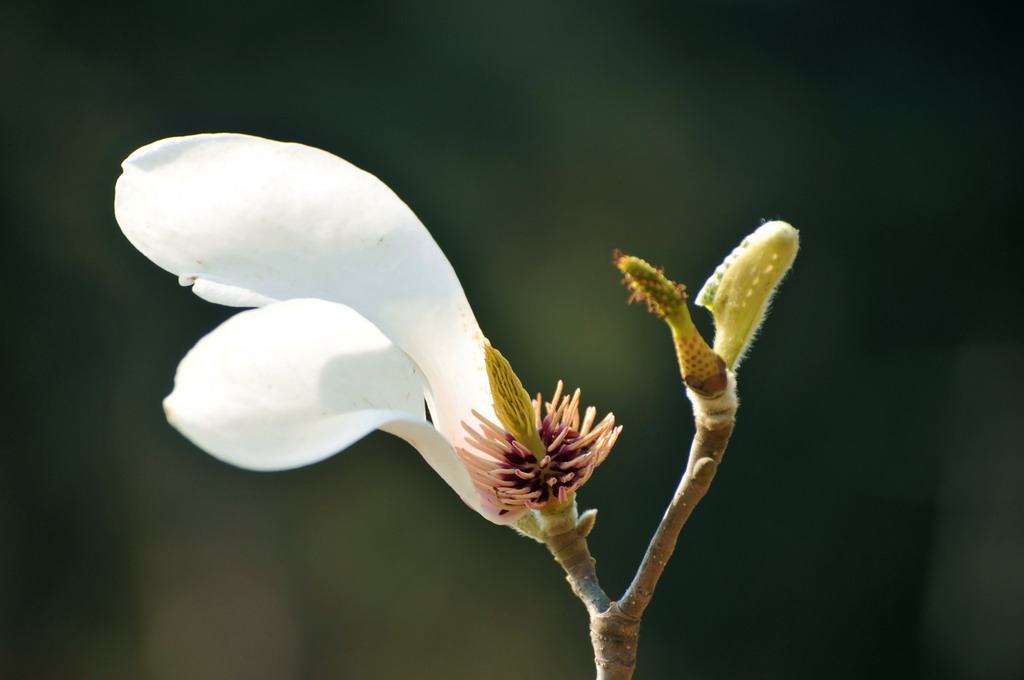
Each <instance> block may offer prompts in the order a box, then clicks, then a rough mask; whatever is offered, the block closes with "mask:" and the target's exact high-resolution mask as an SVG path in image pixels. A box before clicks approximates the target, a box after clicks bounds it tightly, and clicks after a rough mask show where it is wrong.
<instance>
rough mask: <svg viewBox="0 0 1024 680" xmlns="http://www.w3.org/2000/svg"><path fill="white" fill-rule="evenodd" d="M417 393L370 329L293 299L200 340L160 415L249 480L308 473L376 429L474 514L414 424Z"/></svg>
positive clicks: (245, 315)
mask: <svg viewBox="0 0 1024 680" xmlns="http://www.w3.org/2000/svg"><path fill="white" fill-rule="evenodd" d="M423 390H424V381H423V378H422V376H421V375H420V374H419V371H418V370H417V368H416V365H415V364H413V362H412V361H410V360H409V358H408V357H407V356H405V354H403V353H402V352H401V351H400V350H399V349H398V348H397V347H395V346H394V345H393V344H391V342H390V341H389V340H388V339H387V338H386V337H384V335H382V334H381V333H380V331H379V330H377V329H376V328H375V327H374V326H373V324H371V323H369V322H368V321H367V320H366V319H364V318H362V317H361V316H360V315H359V314H357V313H356V312H354V311H353V310H351V309H349V308H348V307H345V306H343V305H339V304H335V303H331V302H325V301H323V300H310V299H305V300H301V299H300V300H289V301H286V302H278V303H275V304H272V305H269V306H266V307H262V308H259V309H253V310H248V311H245V312H241V313H239V314H237V315H235V316H234V317H232V318H230V319H228V320H227V321H225V322H224V323H223V324H221V325H220V326H219V327H218V328H216V329H215V330H214V331H213V332H211V333H210V334H209V335H207V336H206V337H204V338H203V339H202V340H200V341H199V342H198V343H197V344H196V346H195V347H194V348H192V350H191V351H190V352H189V353H188V354H187V355H186V356H185V358H184V359H183V360H182V362H181V364H180V365H179V366H178V373H177V375H176V376H175V385H174V391H173V392H172V393H171V394H170V395H169V396H168V397H167V399H166V400H165V402H164V406H165V409H166V411H167V416H168V419H169V420H170V421H171V423H172V424H173V425H174V426H175V427H177V428H178V429H179V430H180V431H181V432H182V433H183V434H184V435H185V436H186V437H188V438H189V439H190V440H192V441H193V442H194V443H195V444H196V445H198V446H199V447H200V448H202V449H204V450H206V451H207V452H209V453H210V454H212V455H214V456H216V457H217V458H220V459H222V460H225V461H227V462H229V463H232V464H234V465H238V466H240V467H245V468H250V469H254V470H280V469H286V468H293V467H299V466H302V465H308V464H310V463H315V462H317V461H320V460H322V459H324V458H327V457H328V456H331V455H333V454H334V453H337V452H338V451H340V450H342V449H344V448H345V447H347V446H349V445H351V444H352V443H354V442H356V441H358V440H359V439H361V438H362V437H364V436H366V435H367V434H369V433H370V432H372V431H373V430H375V429H378V428H381V429H384V430H386V431H388V432H392V433H393V434H396V435H398V436H400V437H402V438H404V439H406V440H407V441H409V442H410V443H411V444H413V445H414V446H416V447H417V449H418V450H419V451H420V453H421V454H422V455H423V456H424V458H425V459H426V460H427V462H428V463H429V464H430V465H431V466H432V467H433V468H434V469H435V470H436V471H437V472H438V474H440V475H441V477H442V478H443V479H444V480H445V481H446V482H448V484H449V485H451V486H452V488H454V489H455V491H456V492H457V493H458V494H459V495H460V496H461V497H462V498H463V499H464V500H465V501H466V502H467V503H468V504H470V505H471V506H472V507H474V509H478V510H479V508H480V505H481V504H480V500H479V496H478V494H477V492H476V491H475V489H474V487H473V484H472V482H471V481H470V478H469V475H468V474H467V473H466V470H465V468H463V466H462V464H461V463H460V462H459V460H458V457H457V455H456V454H455V451H454V449H453V448H452V446H451V445H450V444H449V443H448V442H447V441H446V440H445V439H444V437H442V435H441V434H440V433H439V432H438V431H437V430H435V429H434V427H433V426H432V425H431V424H430V423H428V422H427V421H426V420H425V419H424V417H423ZM385 490H386V489H384V488H382V491H385Z"/></svg>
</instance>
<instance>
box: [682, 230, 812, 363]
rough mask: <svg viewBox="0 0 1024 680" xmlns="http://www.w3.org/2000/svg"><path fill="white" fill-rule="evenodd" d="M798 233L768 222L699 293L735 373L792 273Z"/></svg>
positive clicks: (721, 352) (718, 347) (720, 349)
mask: <svg viewBox="0 0 1024 680" xmlns="http://www.w3.org/2000/svg"><path fill="white" fill-rule="evenodd" d="M799 241H800V236H799V232H797V230H796V229H794V228H793V227H792V226H790V225H789V224H787V223H786V222H779V221H775V222H766V223H764V224H762V225H761V226H760V227H758V228H757V230H755V231H754V233H752V234H751V235H750V236H748V237H747V238H745V239H743V242H742V243H740V245H739V246H738V247H737V248H736V249H735V250H733V251H732V253H730V254H729V256H728V257H727V258H725V261H724V262H723V263H722V264H721V265H719V267H718V269H716V270H715V273H714V274H713V275H712V276H711V278H710V279H708V281H707V283H705V284H704V287H703V288H702V289H701V290H700V292H699V293H698V294H697V300H696V302H697V304H698V305H700V306H701V307H706V308H707V309H709V310H710V311H711V313H712V315H713V316H714V318H715V344H714V349H715V353H716V354H718V356H720V357H722V359H723V360H724V361H725V365H726V366H728V367H729V368H730V369H734V368H735V367H736V366H737V365H738V364H739V363H740V360H741V359H742V358H743V355H744V354H745V353H746V351H747V349H748V348H749V347H750V343H751V342H752V341H753V339H754V336H755V335H757V331H758V329H759V328H760V326H761V322H762V321H763V320H764V315H765V312H766V311H767V310H768V303H769V302H770V301H771V298H772V296H773V295H774V294H775V290H776V289H777V288H778V286H779V282H780V281H782V277H783V276H785V274H786V272H787V271H789V268H790V266H791V265H792V264H793V260H794V258H796V252H797V249H798V248H799V245H800V243H799Z"/></svg>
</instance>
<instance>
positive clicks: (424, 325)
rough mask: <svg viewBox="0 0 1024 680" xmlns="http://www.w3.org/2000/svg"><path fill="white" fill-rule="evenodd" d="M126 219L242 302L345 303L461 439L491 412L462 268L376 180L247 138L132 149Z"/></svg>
mask: <svg viewBox="0 0 1024 680" xmlns="http://www.w3.org/2000/svg"><path fill="white" fill-rule="evenodd" d="M123 168H124V172H123V174H122V176H121V177H120V179H119V180H118V182H117V188H116V197H115V213H116V215H117V220H118V223H119V224H120V225H121V228H122V229H123V231H124V233H125V235H126V236H127V237H128V238H129V240H131V242H132V243H133V244H134V245H135V246H136V247H137V248H138V249H139V250H140V251H142V253H143V254H145V255H146V256H147V257H149V258H150V259H152V260H153V261H154V262H155V263H157V264H158V265H160V266H161V267H163V268H165V269H167V270H168V271H171V272H174V273H175V274H178V275H179V277H181V278H182V280H183V281H186V282H187V281H189V280H191V281H195V282H196V288H195V290H196V292H197V293H198V294H200V295H202V296H204V297H207V298H208V299H211V300H214V301H216V302H222V303H225V304H232V305H236V304H237V305H246V304H257V305H258V304H265V303H266V301H267V300H286V299H291V298H306V297H316V298H322V299H325V300H331V301H335V302H341V303H343V304H346V305H348V306H350V307H352V308H353V309H355V310H356V311H358V312H359V313H360V314H362V315H363V316H364V317H366V318H367V319H369V320H370V321H371V322H372V323H373V324H374V325H376V326H377V327H378V328H379V329H380V330H381V331H382V332H383V333H384V334H385V335H386V336H387V337H388V338H390V339H391V340H392V341H393V342H394V343H395V344H396V345H398V346H399V347H400V348H401V349H402V350H403V351H405V352H406V353H407V354H408V355H409V356H410V357H411V358H412V359H413V361H415V362H416V364H417V365H418V366H419V368H420V369H421V370H422V371H423V373H424V375H425V376H426V378H427V381H428V382H429V384H430V390H431V392H432V397H433V398H432V399H431V404H432V408H431V410H432V414H433V416H434V421H435V423H437V425H438V427H439V428H440V429H441V431H442V432H443V433H445V435H446V436H448V438H449V440H450V441H453V442H457V441H461V440H462V437H463V432H462V428H461V421H462V420H463V419H465V418H468V417H469V411H470V409H471V408H475V409H477V410H478V411H482V412H485V413H486V412H490V411H491V408H492V406H491V399H490V389H489V386H488V382H487V375H486V370H485V368H484V358H483V348H482V336H481V333H480V329H479V326H478V325H477V322H476V319H475V317H474V316H473V312H472V310H471V309H470V308H469V304H468V303H467V301H466V298H465V295H464V293H463V291H462V287H461V285H460V284H459V281H458V279H457V278H456V276H455V273H454V271H453V270H452V268H451V265H450V264H449V263H448V261H447V259H446V258H445V257H444V254H443V253H442V252H441V251H440V249H439V248H438V247H437V244H436V243H435V242H434V240H433V238H431V236H430V234H429V233H428V232H427V230H426V229H425V228H424V227H423V225H422V224H420V222H419V220H418V219H417V218H416V216H415V215H414V214H413V213H412V211H411V210H410V209H409V208H408V206H406V205H405V203H403V202H402V201H401V200H400V199H399V198H398V197H397V196H396V195H395V194H394V193H393V192H392V191H391V190H390V189H389V188H388V187H387V186H385V185H384V184H383V183H382V182H380V180H378V179H377V178H376V177H374V176H373V175H370V174H368V173H366V172H363V171H362V170H360V169H358V168H356V167H355V166H353V165H351V164H350V163H348V162H346V161H344V160H342V159H340V158H338V157H336V156H333V155H331V154H329V153H327V152H325V151H321V150H319V149H313V148H311V147H307V146H302V145H299V144H285V143H281V142H273V141H269V140H266V139H260V138H258V137H249V136H245V135H233V134H216V135H196V136H193V137H177V138H172V139H165V140H162V141H159V142H155V143H153V144H150V145H148V146H145V147H143V148H141V149H139V150H138V151H136V152H135V153H133V154H132V155H131V156H130V157H129V158H128V159H127V160H125V162H124V164H123Z"/></svg>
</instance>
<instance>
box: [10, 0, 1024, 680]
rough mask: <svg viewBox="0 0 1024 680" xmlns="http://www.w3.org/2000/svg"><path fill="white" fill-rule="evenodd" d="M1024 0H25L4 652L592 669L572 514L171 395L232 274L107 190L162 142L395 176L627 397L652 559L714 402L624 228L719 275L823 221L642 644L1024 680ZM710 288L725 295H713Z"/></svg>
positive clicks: (671, 674)
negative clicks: (188, 285)
mask: <svg viewBox="0 0 1024 680" xmlns="http://www.w3.org/2000/svg"><path fill="white" fill-rule="evenodd" d="M1021 20H1022V10H1021V5H1020V4H1019V3H1005V4H1003V3H999V4H997V3H994V2H970V3H968V2H858V3H842V2H836V3H821V2H811V1H809V0H788V1H782V2H755V1H753V0H704V1H697V2H669V1H666V0H661V1H659V0H639V1H636V2H625V1H618V2H610V1H603V0H587V1H585V2H584V1H579V0H570V1H565V2H557V1H551V0H522V1H519V2H479V1H474V0H447V1H445V2H440V3H436V2H423V1H421V0H388V1H385V2H366V3H349V2H338V1H332V2H327V1H320V2H308V1H304V0H289V1H287V2H285V1H279V0H250V1H249V2H225V1H220V0H212V1H211V0H202V1H199V0H179V2H175V3H147V2H126V1H124V0H108V1H107V2H103V3H82V2H68V1H62V0H34V1H33V2H31V3H29V2H11V1H10V0H5V1H4V2H3V3H2V4H0V99H2V104H0V161H2V162H0V192H2V193H0V217H2V229H3V242H4V244H5V245H4V249H5V253H6V254H7V260H6V262H7V264H6V265H5V266H4V268H3V269H4V272H3V274H4V278H5V285H4V286H3V296H4V318H5V320H4V322H3V340H4V343H5V351H4V360H3V365H4V368H3V371H4V373H3V383H2V386H3V392H4V396H5V406H4V408H3V415H4V423H5V424H4V425H3V433H2V438H0V677H2V678H4V679H7V678H10V679H12V680H13V679H17V680H44V679H45V680H92V679H100V678H102V679H104V680H107V679H110V678H139V679H143V680H180V679H182V678H189V679H190V680H207V679H209V680H235V679H237V680H291V679H297V678H302V679H306V678H308V679H311V680H320V679H328V678H330V679H349V678H351V679H353V680H361V679H369V678H374V679H377V678H389V679H390V678H424V679H430V678H488V679H490V680H501V679H519V678H524V677H542V676H543V677H551V678H560V679H561V678H566V679H569V680H571V679H575V678H588V677H593V675H592V670H591V661H590V657H589V652H590V649H589V643H588V639H587V635H586V617H585V615H584V611H583V608H582V607H581V606H580V604H579V603H578V602H577V601H576V600H575V599H574V598H573V596H572V595H571V594H570V592H569V590H568V588H567V587H566V584H565V583H564V581H563V578H562V575H561V573H560V571H559V569H558V568H557V567H556V565H555V564H554V563H553V562H552V560H551V559H550V558H549V556H548V555H547V554H546V552H545V551H544V550H543V548H542V547H540V546H538V545H535V544H532V543H530V542H528V541H526V540H524V539H522V538H519V537H517V536H515V535H514V534H513V533H512V532H511V531H508V530H504V529H500V528H496V527H493V526H491V525H489V524H488V523H487V522H485V521H483V520H481V519H480V518H479V517H477V516H475V515H474V514H473V513H471V512H468V511H467V510H466V509H465V508H464V507H463V506H462V504H461V503H460V502H459V501H458V499H457V498H456V497H455V496H454V494H452V493H451V492H450V491H449V490H448V489H447V488H446V487H445V486H444V485H443V484H442V483H440V482H439V480H438V479H436V478H435V477H434V475H433V473H432V472H431V471H430V470H429V469H428V467H427V466H426V465H424V464H423V462H422V461H421V460H420V459H419V457H418V455H417V454H416V453H415V452H414V451H413V450H412V449H410V448H408V447H407V446H406V445H404V444H403V443H402V442H400V441H398V440H396V439H393V438H390V437H389V436H387V435H383V434H376V435H373V436H371V437H369V438H368V439H367V440H364V441H363V442H361V443H360V444H359V445H357V446H355V447H353V448H352V449H351V450H349V451H347V452H345V453H344V454H343V455H339V456H336V457H334V458H332V459H330V460H328V461H326V462H324V463H322V464H318V465H316V466H313V467H309V468H306V469H301V470H296V471H292V472H287V473H279V474H258V473H252V472H246V471H241V470H237V469H234V468H231V467H228V466H226V465H224V464H221V463H218V462H217V461H215V460H213V459H212V458H210V457H208V456H207V455H205V454H203V453H202V452H200V451H198V450H197V449H195V448H194V447H193V446H191V445H190V444H189V443H188V442H187V441H186V440H184V439H183V438H182V437H180V436H179V435H178V434H177V433H176V432H175V431H173V430H172V429H171V428H170V427H169V426H167V424H166V423H165V421H164V419H163V414H162V412H161V409H160V400H161V398H162V397H163V396H164V395H165V394H166V393H167V392H168V391H169V390H170V387H171V380H172V376H173V372H174V367H175V365H176V363H177V361H178V360H179V359H180V357H181V356H182V355H183V354H184V353H185V352H186V351H187V350H188V348H189V347H190V346H191V345H192V344H193V342H194V341H195V340H196V339H197V338H199V337H200V336H201V335H202V334H204V333H206V332H208V331H209V330H210V329H212V328H214V327H215V326H216V325H217V324H218V323H219V322H220V321H221V320H223V319H225V318H227V317H228V316H229V315H230V314H231V313H232V312H231V310H227V309H224V308H218V307H216V306H213V305H210V304H208V303H205V302H203V301H201V300H199V299H198V298H196V297H194V296H193V295H192V294H191V293H190V292H189V291H188V290H187V289H182V288H179V287H178V286H177V285H176V282H175V279H174V277H173V276H171V275H170V274H167V273H166V272H163V271H162V270H160V269H158V268H157V267H156V266H154V265H152V264H151V263H150V262H148V261H147V260H146V259H145V258H144V257H142V256H141V255H140V254H138V253H137V252H135V251H134V250H133V248H132V247H131V246H130V245H129V244H128V242H127V241H126V240H125V239H124V238H123V237H122V235H121V234H120V231H119V229H118V227H117V224H116V223H115V221H114V218H113V214H112V209H111V208H112V198H113V185H114V181H115V179H116V177H117V175H118V173H119V168H118V164H119V163H120V161H121V160H122V159H123V158H124V157H125V156H127V155H128V154H129V153H130V152H131V151H132V150H134V149H135V148H137V147H138V146H141V145H143V144H145V143H148V142H150V141H153V140H156V139H159V138H162V137H167V136H172V135H179V134H189V133H195V132H216V131H237V132H248V133H252V134H258V135H263V136H266V137H271V138H276V139H283V140H288V141H298V142H303V143H307V144H311V145H314V146H318V147H321V148H324V149H327V150H329V151H332V152H334V153H336V154H338V155H341V156H343V157H345V158H347V159H349V160H351V161H353V162H355V163H356V164H358V165H360V166H362V167H364V168H366V169H368V170H370V171H372V172H374V173H375V174H377V175H378V176H380V177H381V178H382V179H384V180H385V181H386V182H387V183H388V184H390V185H391V187H392V188H394V189H395V190H396V191H397V192H398V193H399V195H401V196H402V197H403V198H404V199H405V200H406V201H407V202H408V203H409V204H410V205H411V206H412V207H413V209H414V210H416V211H417V213H418V214H419V216H420V217H421V219H422V220H423V221H424V223H426V224H427V225H428V226H429V227H430V229H431V230H432V232H433V234H434V235H435V237H436V239H437V240H438V242H439V243H440V244H441V246H442V248H443V249H444V250H445V252H446V253H447V254H448V256H449V257H450V259H451V260H452V263H453V265H454V267H455V269H456V270H457V271H458V272H459V275H460V277H461V279H462V281H463V283H464V285H465V288H466V290H467V294H468V296H469V298H470V301H471V302H472V303H473V305H474V307H475V309H476V311H477V314H478V317H479V319H480V322H481V325H482V326H483V328H484V329H485V331H486V332H487V334H488V335H489V336H490V337H491V338H492V339H494V341H495V343H496V344H497V345H498V346H499V347H501V348H502V350H503V351H504V352H505V353H506V355H507V356H508V357H509V358H510V359H511V361H512V363H513V364H514V365H515V367H516V369H517V371H518V372H519V373H520V375H521V377H522V378H523V380H524V382H525V383H526V384H527V386H528V388H529V389H531V390H533V391H540V390H543V391H545V392H548V391H549V390H550V389H551V387H553V385H554V383H555V381H556V380H557V379H559V378H562V379H564V380H566V381H567V383H569V384H570V385H580V386H582V387H583V388H584V391H585V397H586V401H588V402H590V403H593V404H596V405H597V406H598V407H599V408H601V409H602V410H605V409H610V410H614V411H615V413H616V414H617V416H618V418H619V420H620V422H621V423H623V424H624V425H625V426H626V430H625V433H624V434H623V437H622V438H621V440H620V443H619V445H618V447H617V448H616V450H615V452H614V454H613V456H612V457H611V458H610V459H609V460H608V462H607V463H606V464H605V465H604V466H603V467H602V468H601V469H600V470H599V472H598V474H597V475H596V476H595V478H594V479H593V480H592V481H591V482H590V483H589V484H588V486H587V487H586V488H585V490H584V492H583V493H582V494H581V503H582V505H583V506H584V507H597V508H600V510H601V515H600V519H599V522H598V525H597V529H596V531H595V534H594V536H593V540H592V544H591V545H592V549H593V550H594V552H595V554H596V556H597V557H598V559H599V567H600V573H601V575H602V579H603V582H604V585H605V587H606V588H607V589H608V590H609V591H611V592H613V593H621V591H622V589H623V588H624V587H625V585H626V584H627V583H628V581H629V579H630V577H631V574H632V571H633V569H634V568H635V565H636V563H637V561H638V560H639V557H640V555H641V554H642V551H643V549H644V546H645V544H646V541H647V538H648V537H649V535H650V532H651V531H652V529H653V527H654V526H655V524H656V522H657V521H658V519H659V517H660V515H661V512H662V508H663V507H664V504H665V502H666V501H667V499H668V498H669V496H670V494H671V492H672V490H673V488H674V486H675V484H676V481H677V479H678V475H679V473H680V470H681V469H682V466H683V461H684V455H685V451H686V448H687V446H688V442H689V438H690V435H691V427H692V426H691V424H690V418H689V414H688V404H687V402H686V400H685V398H684V395H683V392H682V390H681V389H680V383H679V379H678V376H677V374H676V372H675V367H674V364H673V356H672V352H671V348H670V344H669V339H668V334H667V331H666V330H665V328H664V327H663V326H662V325H661V324H659V323H658V322H657V321H656V320H655V319H653V318H652V317H650V316H649V315H647V314H645V313H644V312H643V311H642V309H641V308H639V307H637V306H635V305H634V306H627V305H626V304H625V302H626V297H627V293H626V291H625V290H624V289H623V288H622V287H621V286H620V285H619V281H618V279H619V277H618V275H617V273H616V272H615V271H614V270H613V269H612V267H611V266H610V258H611V253H612V250H613V249H614V248H621V249H623V250H625V251H627V252H630V253H634V254H637V255H640V256H643V257H646V258H648V259H650V260H652V261H654V262H655V263H657V264H662V265H665V266H666V267H667V268H668V271H669V274H670V275H672V276H673V277H674V278H677V279H679V280H681V281H683V282H686V283H688V284H690V286H691V287H692V288H693V289H696V287H699V286H700V284H701V283H703V281H704V279H705V278H706V276H707V275H708V274H709V273H710V272H711V270H712V269H713V268H714V267H715V265H717V264H718V262H720V261H721V259H722V257H723V256H724V255H725V254H726V253H727V252H728V251H729V250H730V249H731V248H732V247H733V246H734V245H735V244H736V243H737V242H738V241H739V240H740V239H741V238H742V237H743V236H744V235H745V234H746V233H748V232H749V231H751V230H752V229H753V228H754V227H755V226H757V224H758V223H759V222H760V221H761V220H762V219H770V218H776V217H781V218H784V219H787V220H789V221H791V222H792V223H793V224H794V225H795V226H797V227H798V228H799V229H801V234H802V239H803V250H802V252H801V254H800V257H799V258H798V260H797V263H796V267H795V270H794V271H793V273H792V275H791V276H790V277H789V279H788V280H787V282H786V283H785V285H784V287H783V290H782V293H781V295H780V297H779V298H778V299H777V302H776V304H775V308H774V311H773V313H772V315H771V316H770V317H769V319H768V323H767V326H766V329H765V332H764V333H763V337H762V338H761V339H760V341H759V343H758V344H757V345H756V346H755V348H754V351H753V353H752V354H751V356H750V358H749V359H748V361H747V362H746V364H745V365H744V366H743V368H742V370H741V373H740V391H741V397H742V401H743V404H742V407H741V410H740V415H739V418H740V420H739V425H738V429H737V432H736V435H735V437H734V439H733V443H732V446H731V448H730V450H729V453H728V455H727V457H726V464H725V466H724V468H723V469H722V470H721V472H720V474H719V476H718V478H717V480H716V482H715V485H714V487H713V489H712V491H711V493H710V495H709V496H708V498H707V499H706V500H705V501H704V503H703V504H702V505H701V507H700V508H699V509H698V511H697V512H696V513H695V515H694V517H693V519H692V521H691V523H690V525H689V526H687V528H686V529H685V530H684V533H683V536H682V540H681V543H680V547H679V551H678V553H677V555H676V558H675V559H674V561H673V562H672V563H671V565H670V567H669V569H668V571H667V573H666V576H665V578H664V579H663V581H662V583H661V585H660V587H659V591H658V594H657V597H656V598H655V601H654V604H653V606H652V608H651V609H650V610H649V613H648V615H647V617H646V619H645V623H644V627H643V631H642V636H641V647H640V666H639V670H638V673H637V676H636V677H637V678H638V680H643V679H652V678H685V679H688V680H689V679H694V680H696V679H706V680H714V679H725V678H744V679H745V678H786V679H800V678H808V679H810V678H814V679H818V678H822V677H827V678H840V679H841V678H865V677H871V678H901V679H915V678H928V679H935V680H954V679H968V678H969V679H972V680H1016V679H1019V678H1021V677H1024V644H1021V642H1022V641H1024V497H1022V493H1024V492H1022V482H1024V446H1022V441H1024V426H1022V424H1021V419H1022V416H1024V390H1022V383H1024V344H1022V338H1024V333H1022V331H1024V328H1022V326H1024V322H1022V314H1021V311H1022V305H1021V295H1022V293H1024V287H1022V283H1024V274H1022V267H1021V255H1022V252H1021V248H1020V237H1019V231H1020V216H1021V215H1022V214H1024V205H1022V203H1024V201H1022V198H1021V197H1022V195H1024V193H1022V192H1021V190H1020V180H1021V172H1020V170H1021V160H1020V159H1021V157H1022V151H1024V149H1022V144H1021V104H1022V102H1021V99H1022V97H1021V73H1022V66H1024V64H1022V61H1024V60H1022V56H1021V50H1020V34H1021V29H1022V28H1024V25H1022V21H1021ZM706 321H707V319H706V318H703V315H702V316H701V318H700V323H702V324H703V327H704V328H708V324H707V323H706Z"/></svg>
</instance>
